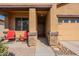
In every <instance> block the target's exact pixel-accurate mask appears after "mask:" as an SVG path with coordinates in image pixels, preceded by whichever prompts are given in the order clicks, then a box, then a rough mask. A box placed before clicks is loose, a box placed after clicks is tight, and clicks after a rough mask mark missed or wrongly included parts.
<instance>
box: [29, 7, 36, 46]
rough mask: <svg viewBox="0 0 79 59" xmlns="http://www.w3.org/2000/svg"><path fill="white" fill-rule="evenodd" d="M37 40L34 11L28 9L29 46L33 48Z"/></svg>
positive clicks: (33, 9)
mask: <svg viewBox="0 0 79 59" xmlns="http://www.w3.org/2000/svg"><path fill="white" fill-rule="evenodd" d="M36 39H37V30H36V9H35V8H29V38H28V43H29V46H35V45H36Z"/></svg>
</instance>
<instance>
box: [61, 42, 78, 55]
mask: <svg viewBox="0 0 79 59" xmlns="http://www.w3.org/2000/svg"><path fill="white" fill-rule="evenodd" d="M60 43H62V44H63V46H65V47H66V48H68V49H70V50H71V51H73V52H74V53H76V54H77V55H79V41H60Z"/></svg>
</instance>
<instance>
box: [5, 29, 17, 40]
mask: <svg viewBox="0 0 79 59" xmlns="http://www.w3.org/2000/svg"><path fill="white" fill-rule="evenodd" d="M14 36H15V31H14V30H9V31H8V33H7V34H6V39H8V40H10V39H14Z"/></svg>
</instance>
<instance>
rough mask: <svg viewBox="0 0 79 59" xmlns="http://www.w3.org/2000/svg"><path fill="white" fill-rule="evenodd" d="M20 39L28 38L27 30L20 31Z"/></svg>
mask: <svg viewBox="0 0 79 59" xmlns="http://www.w3.org/2000/svg"><path fill="white" fill-rule="evenodd" d="M19 39H20V41H25V40H26V39H28V32H27V31H24V32H23V33H22V35H20V38H19Z"/></svg>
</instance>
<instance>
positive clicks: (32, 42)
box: [28, 33, 37, 46]
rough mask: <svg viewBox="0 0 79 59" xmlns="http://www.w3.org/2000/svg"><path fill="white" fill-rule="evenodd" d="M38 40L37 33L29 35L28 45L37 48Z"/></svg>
mask: <svg viewBox="0 0 79 59" xmlns="http://www.w3.org/2000/svg"><path fill="white" fill-rule="evenodd" d="M36 40H37V34H36V33H29V38H28V45H29V46H35V45H36Z"/></svg>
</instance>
